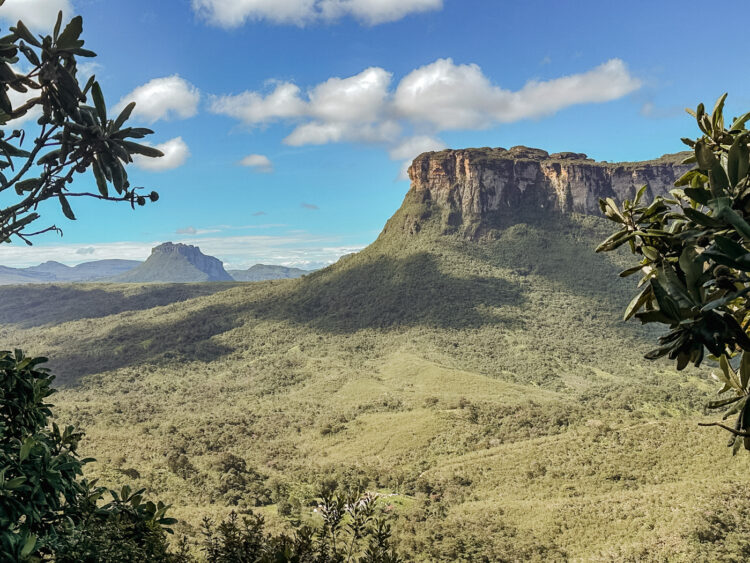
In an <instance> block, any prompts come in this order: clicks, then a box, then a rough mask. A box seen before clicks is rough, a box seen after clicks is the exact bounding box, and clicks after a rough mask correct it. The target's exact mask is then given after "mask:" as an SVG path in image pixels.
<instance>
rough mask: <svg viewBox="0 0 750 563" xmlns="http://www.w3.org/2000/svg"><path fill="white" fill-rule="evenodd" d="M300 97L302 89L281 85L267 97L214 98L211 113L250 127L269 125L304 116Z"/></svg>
mask: <svg viewBox="0 0 750 563" xmlns="http://www.w3.org/2000/svg"><path fill="white" fill-rule="evenodd" d="M300 93H301V91H300V89H299V87H297V86H295V85H294V84H291V83H289V82H282V83H279V84H277V85H276V88H275V89H274V91H273V92H271V93H270V94H268V95H267V96H263V95H262V94H260V93H258V92H243V93H242V94H238V95H236V96H215V97H213V98H212V100H211V104H210V109H211V111H212V112H213V113H217V114H221V115H228V116H230V117H234V118H235V119H239V120H240V121H243V122H244V123H248V124H253V125H255V124H259V123H269V122H271V121H276V120H278V119H287V118H293V117H301V116H302V115H304V114H305V102H304V101H303V100H302V99H301V97H300Z"/></svg>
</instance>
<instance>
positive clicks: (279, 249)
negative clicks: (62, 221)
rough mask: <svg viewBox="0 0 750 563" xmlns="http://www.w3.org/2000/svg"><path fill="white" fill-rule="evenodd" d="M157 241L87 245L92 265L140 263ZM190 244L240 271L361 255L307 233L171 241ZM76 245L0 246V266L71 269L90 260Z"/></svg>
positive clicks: (338, 241)
mask: <svg viewBox="0 0 750 563" xmlns="http://www.w3.org/2000/svg"><path fill="white" fill-rule="evenodd" d="M162 242H164V241H163V240H162V241H146V242H114V243H96V242H91V243H90V246H89V247H88V248H93V249H94V252H93V254H95V255H96V259H97V260H107V259H123V260H145V259H146V258H148V257H149V255H150V254H151V249H152V248H153V247H155V246H157V245H159V244H161V243H162ZM174 242H183V243H187V244H192V245H196V246H198V247H199V248H200V249H201V252H203V253H204V254H208V255H210V256H215V257H217V258H219V259H220V260H222V261H223V262H224V263H225V265H227V266H229V265H230V266H231V267H232V268H236V269H244V268H248V267H250V266H252V265H253V264H279V265H281V266H291V267H297V268H306V269H310V268H312V267H322V266H326V265H328V264H333V263H334V262H335V261H336V260H338V259H339V258H340V257H341V256H343V255H345V254H349V253H351V252H357V251H359V250H361V249H362V248H363V247H364V246H363V245H343V244H342V242H341V238H340V237H328V236H319V235H313V234H309V233H295V234H288V235H279V236H272V235H252V236H229V237H194V236H191V237H190V238H184V239H180V240H175V241H174ZM80 248H81V247H80V245H77V244H55V245H49V246H46V245H42V244H41V243H39V242H37V244H35V245H34V246H26V245H25V244H24V245H20V244H15V243H13V244H4V245H2V246H1V247H0V264H3V265H4V266H9V267H13V268H23V267H27V266H33V265H37V264H41V263H42V262H46V261H48V260H55V261H58V262H62V263H63V264H68V265H74V264H80V263H81V262H87V261H90V260H91V259H92V258H91V256H90V255H82V254H80V253H78V252H77V251H78V250H79V249H80Z"/></svg>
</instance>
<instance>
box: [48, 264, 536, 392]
mask: <svg viewBox="0 0 750 563" xmlns="http://www.w3.org/2000/svg"><path fill="white" fill-rule="evenodd" d="M252 285H253V286H255V284H252ZM230 295H231V296H232V297H231V298H230V297H229V296H230ZM227 296H228V297H227V302H226V303H222V304H219V305H210V306H207V307H205V308H202V309H200V310H198V311H195V312H191V313H189V314H187V316H186V317H184V318H183V319H181V320H179V321H178V322H171V321H170V322H159V319H158V318H156V319H154V322H143V321H140V322H133V323H129V324H122V323H121V324H120V325H119V326H116V327H115V328H113V329H111V330H109V331H108V332H107V333H106V334H104V335H103V336H98V335H96V336H92V335H86V334H81V335H66V340H65V343H64V347H63V346H61V345H62V344H63V343H62V342H61V343H58V346H59V347H60V349H61V352H62V353H60V352H57V353H56V354H55V358H54V362H51V365H50V367H52V368H53V370H54V371H55V373H58V374H59V377H60V382H61V383H68V384H70V383H73V382H74V381H75V380H76V379H77V378H79V377H81V376H85V375H89V374H93V373H99V372H102V371H106V370H112V369H117V368H122V367H126V366H131V365H137V364H146V363H151V364H161V363H168V362H171V361H175V360H177V361H204V362H210V361H213V360H216V359H217V358H219V357H221V356H224V355H227V354H229V353H231V352H232V351H233V349H232V348H230V347H229V346H227V345H224V344H220V343H217V342H215V341H214V340H212V337H214V336H217V335H220V334H223V333H225V332H228V331H230V330H232V329H234V328H237V327H240V326H241V325H243V324H244V323H245V322H246V320H247V319H251V318H255V319H267V320H276V321H287V322H290V323H293V324H297V325H304V326H308V327H310V328H312V329H315V330H318V331H322V332H327V333H330V334H350V333H353V332H356V331H359V330H363V329H379V330H389V329H394V328H398V327H411V326H424V327H432V328H438V327H439V328H446V329H464V328H475V327H479V326H482V325H487V324H493V325H505V326H508V325H511V324H512V325H515V326H517V325H518V323H519V321H518V320H515V319H514V318H513V315H512V313H511V314H509V315H505V316H504V315H503V314H502V313H501V312H500V310H498V309H495V308H497V307H501V306H502V307H519V306H523V296H522V294H521V291H520V288H519V287H517V286H515V285H514V284H512V283H510V282H508V281H506V280H502V279H498V278H485V277H471V276H468V277H452V276H450V275H446V274H444V273H443V272H441V271H440V269H439V266H438V264H437V261H436V259H435V258H434V257H433V256H431V255H430V254H428V253H420V254H415V255H412V256H409V257H407V258H403V259H398V258H390V257H387V256H380V257H377V258H375V259H374V260H372V261H369V262H367V263H364V264H356V263H354V264H352V265H343V266H342V267H338V268H333V269H327V270H323V271H320V272H316V273H315V274H311V275H309V276H306V277H305V278H302V279H300V280H294V281H292V280H290V281H289V282H283V283H275V284H262V285H261V284H259V285H258V286H257V287H251V286H246V290H245V291H238V292H232V293H231V294H230V293H228V294H227ZM230 299H231V301H230ZM508 313H510V311H508ZM240 345H241V344H240Z"/></svg>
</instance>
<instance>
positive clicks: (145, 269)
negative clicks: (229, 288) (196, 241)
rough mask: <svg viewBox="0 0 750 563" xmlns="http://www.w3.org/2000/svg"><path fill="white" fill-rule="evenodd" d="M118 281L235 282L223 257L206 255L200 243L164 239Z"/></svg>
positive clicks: (117, 280) (118, 278) (117, 279)
mask: <svg viewBox="0 0 750 563" xmlns="http://www.w3.org/2000/svg"><path fill="white" fill-rule="evenodd" d="M112 281H116V282H126V283H129V282H137V283H151V282H162V283H168V282H205V281H233V279H232V277H231V276H230V275H229V274H228V273H227V272H226V270H224V265H223V264H222V263H221V260H219V259H217V258H214V257H213V256H206V255H205V254H203V253H202V252H201V251H200V249H199V248H198V247H197V246H192V245H189V244H180V243H178V244H174V243H171V242H165V243H164V244H160V245H159V246H157V247H154V248H152V249H151V256H149V257H148V260H146V261H145V262H144V263H143V264H141V265H140V266H138V267H137V268H135V269H133V270H130V271H129V272H127V273H125V274H122V275H120V276H117V277H116V278H113V279H112Z"/></svg>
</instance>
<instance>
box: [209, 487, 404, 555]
mask: <svg viewBox="0 0 750 563" xmlns="http://www.w3.org/2000/svg"><path fill="white" fill-rule="evenodd" d="M376 502H377V495H372V494H369V493H365V494H364V495H362V494H359V493H357V494H351V493H350V494H347V495H340V496H336V495H334V494H332V493H331V492H327V493H324V494H323V497H322V499H321V503H320V504H319V505H318V509H319V511H320V515H321V517H322V519H323V524H322V526H320V528H319V529H318V530H317V531H316V530H315V529H313V528H311V527H309V526H302V527H299V528H298V529H296V530H295V533H294V535H293V536H291V537H290V536H287V535H284V534H281V535H279V536H272V535H267V534H266V533H265V531H264V523H265V521H264V519H263V517H262V516H259V515H255V514H252V513H251V514H250V516H249V517H244V518H243V519H242V522H240V521H239V520H238V517H237V514H236V513H235V512H232V513H231V514H230V515H229V517H228V518H227V519H226V520H224V521H223V522H222V523H221V524H219V526H218V527H217V528H216V529H214V527H213V524H212V523H211V521H210V520H208V519H205V520H204V522H203V535H204V541H203V550H204V552H205V555H206V559H207V560H208V562H209V563H245V562H247V563H255V562H258V563H266V562H267V563H271V562H274V561H290V562H303V561H305V562H307V561H309V562H315V563H398V562H399V561H401V559H400V558H399V557H398V555H397V554H396V551H395V549H394V548H393V546H392V545H391V526H390V524H389V523H388V522H387V520H386V518H384V517H382V516H378V515H377V514H376Z"/></svg>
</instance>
